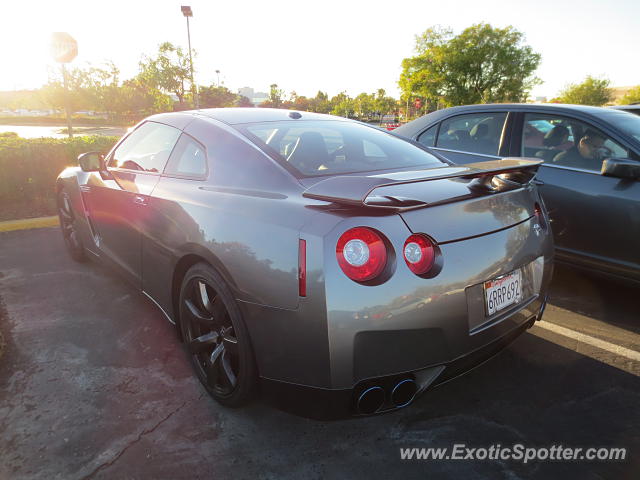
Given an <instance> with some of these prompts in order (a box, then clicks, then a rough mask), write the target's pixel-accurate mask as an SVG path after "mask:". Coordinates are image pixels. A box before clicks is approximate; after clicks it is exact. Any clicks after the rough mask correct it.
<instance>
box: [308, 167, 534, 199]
mask: <svg viewBox="0 0 640 480" xmlns="http://www.w3.org/2000/svg"><path fill="white" fill-rule="evenodd" d="M542 163H543V161H542V160H539V159H524V158H504V159H501V160H491V161H488V162H477V163H468V164H465V165H459V166H445V167H436V168H432V169H428V170H415V171H403V172H395V173H387V174H381V175H366V176H364V175H362V176H355V175H343V176H335V177H330V178H327V179H326V180H322V181H320V182H318V183H316V184H314V185H312V186H311V187H309V188H308V189H306V190H305V191H304V192H303V194H302V195H303V196H304V197H306V198H313V199H315V200H323V201H326V202H332V203H338V204H342V205H352V206H394V205H393V204H389V205H381V204H380V203H379V202H367V199H370V198H371V197H372V193H373V192H374V190H376V189H379V188H381V187H392V186H396V185H398V186H399V185H407V184H412V183H420V182H431V181H435V180H446V179H468V180H472V182H469V185H468V186H469V189H470V190H473V189H484V190H485V191H486V193H497V192H499V191H502V190H501V189H500V188H496V187H493V186H491V185H490V182H491V180H492V179H493V177H496V176H498V175H500V176H501V177H500V179H501V182H503V183H504V184H505V185H510V186H511V188H513V187H514V186H516V187H518V188H519V187H522V186H524V185H526V184H527V183H529V182H530V181H531V180H532V179H533V177H534V176H535V174H536V172H537V170H538V167H539V166H540V165H541V164H542ZM474 179H476V180H474ZM387 198H390V197H387ZM393 200H395V201H396V204H397V205H395V206H398V207H401V206H403V205H402V202H408V204H407V205H406V206H410V205H409V204H413V206H416V205H417V204H418V203H421V204H423V205H424V204H425V202H418V203H416V201H415V200H412V199H407V198H402V199H400V200H397V199H393ZM392 202H393V201H392ZM398 202H399V203H398Z"/></svg>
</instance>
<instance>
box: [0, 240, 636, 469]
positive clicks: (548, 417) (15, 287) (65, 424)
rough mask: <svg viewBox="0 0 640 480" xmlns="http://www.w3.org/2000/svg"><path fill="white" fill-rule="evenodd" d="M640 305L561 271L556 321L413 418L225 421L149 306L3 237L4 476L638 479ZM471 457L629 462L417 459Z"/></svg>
mask: <svg viewBox="0 0 640 480" xmlns="http://www.w3.org/2000/svg"><path fill="white" fill-rule="evenodd" d="M639 295H640V289H638V288H633V287H628V286H624V285H618V284H616V283H612V282H610V281H605V280H600V279H597V278H591V277H588V276H584V275H582V274H580V273H577V272H575V271H573V270H571V269H567V268H557V270H556V275H555V277H554V282H553V287H552V294H551V302H550V303H551V304H550V306H549V307H548V310H547V312H546V313H545V318H544V321H543V322H540V323H539V324H538V325H537V326H535V327H533V328H532V329H531V330H529V331H528V332H527V333H525V334H524V335H522V336H521V337H520V338H519V339H518V340H516V342H515V343H513V344H512V345H511V346H510V347H508V348H507V349H506V350H505V351H503V352H502V353H500V354H499V355H498V356H496V357H495V358H493V359H492V360H490V361H489V362H487V363H485V364H484V365H482V366H480V367H479V368H477V369H475V370H473V371H472V372H470V373H468V374H467V375H465V376H463V377H461V378H458V379H455V380H454V381H451V382H449V383H447V384H445V385H442V386H440V387H438V388H435V389H433V390H431V391H429V392H427V393H426V394H425V395H423V396H422V397H420V398H419V399H417V400H416V401H415V402H414V404H413V405H411V406H410V407H408V408H405V409H402V410H399V411H396V412H393V413H390V414H385V415H379V416H373V417H367V418H357V419H347V420H342V421H333V422H319V421H314V420H308V419H304V418H300V417H296V416H294V415H291V414H288V413H285V412H282V411H279V410H277V409H274V408H273V407H271V406H268V405H266V404H264V403H263V402H261V401H256V402H254V403H253V404H251V405H250V406H248V407H246V408H242V409H237V410H229V409H225V408H222V407H220V406H219V405H218V404H217V403H215V402H214V401H213V400H212V399H210V398H209V397H208V396H207V395H206V393H205V391H204V390H203V388H202V387H201V386H200V385H199V383H198V382H197V381H196V380H195V378H194V377H193V375H192V374H191V368H190V366H189V364H188V360H187V357H186V355H185V353H184V352H183V350H182V347H181V345H180V343H179V342H178V340H177V338H176V335H175V332H174V327H173V326H172V325H171V324H169V323H168V322H167V321H166V320H165V318H164V316H163V315H162V314H161V313H160V312H159V311H158V310H157V309H156V307H155V306H154V305H153V304H152V303H151V302H150V301H149V300H148V299H146V298H145V297H144V296H143V295H142V294H140V293H138V292H137V291H135V290H134V289H132V288H131V287H130V286H129V285H128V284H127V283H126V282H124V281H123V280H121V279H120V278H119V277H118V276H116V275H115V274H112V273H110V272H109V271H108V270H106V269H105V268H104V267H102V266H100V265H98V264H95V263H88V264H82V265H79V264H76V263H74V262H73V261H72V260H71V259H70V258H69V257H68V256H67V255H66V252H65V251H64V248H63V243H62V239H61V237H60V235H59V232H58V230H57V229H54V228H42V229H37V230H25V231H14V232H7V233H0V334H1V336H2V337H4V344H5V346H4V349H3V348H2V347H1V346H0V351H2V353H0V355H1V357H0V479H2V480H4V479H57V478H61V479H88V478H109V479H110V478H117V479H138V478H140V479H143V478H168V479H169V478H170V479H182V478H189V479H192V478H234V479H235V478H259V479H261V478H264V479H289V478H291V479H294V478H305V479H306V480H311V479H324V478H368V479H373V478H422V479H424V478H465V479H474V478H491V479H499V478H505V479H525V478H527V479H528V478H539V479H549V478H563V479H565V480H566V479H571V478H581V479H600V478H606V479H609V478H615V479H625V478H628V479H631V478H638V475H639V474H640V433H639V432H640V408H639V406H640V378H639V375H640V361H638V356H639V355H640V353H638V352H640V319H639V316H640V315H639V312H640V308H639V307H638V297H639ZM0 344H2V340H0ZM454 444H465V445H466V446H468V447H474V448H475V447H488V446H490V445H492V444H500V445H501V446H503V447H504V446H509V445H515V444H522V445H524V446H527V447H550V446H552V445H563V446H572V447H583V448H588V447H622V448H626V449H627V458H626V459H625V460H624V461H617V462H611V461H607V462H600V461H586V460H584V461H571V462H559V461H542V460H537V461H532V462H528V463H526V464H524V463H523V462H521V461H515V460H401V458H400V449H401V448H410V447H432V446H437V447H448V448H451V447H453V445H454Z"/></svg>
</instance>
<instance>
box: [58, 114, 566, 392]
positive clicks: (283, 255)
mask: <svg viewBox="0 0 640 480" xmlns="http://www.w3.org/2000/svg"><path fill="white" fill-rule="evenodd" d="M247 110H250V111H247ZM247 110H242V109H237V110H233V111H227V110H224V109H223V110H222V111H216V110H213V111H196V112H186V113H185V112H182V113H179V114H163V115H158V116H153V117H150V118H149V119H148V120H146V121H155V122H160V123H165V124H168V125H172V126H174V127H176V128H178V129H180V130H182V131H183V132H184V133H185V134H188V135H191V136H193V137H194V138H196V139H197V140H198V141H199V142H201V143H202V144H203V145H205V147H207V150H208V152H214V151H216V148H217V146H219V144H216V143H215V142H216V139H219V138H222V137H221V136H223V137H224V138H225V139H226V140H225V141H229V142H230V143H229V144H230V145H233V149H232V150H233V151H237V152H240V153H239V154H238V155H231V153H233V151H232V150H230V151H229V152H228V153H229V155H231V156H229V155H222V156H221V157H213V156H210V158H209V174H208V176H207V178H203V179H186V178H180V177H177V176H171V175H164V174H148V173H147V174H145V173H137V172H130V171H117V170H118V169H110V170H109V171H110V172H111V173H114V174H116V175H117V176H118V181H119V182H120V183H118V182H116V181H115V180H112V179H104V178H102V176H101V174H100V173H98V172H91V173H87V172H82V171H81V170H80V169H79V168H69V169H67V170H65V171H64V172H63V173H62V174H61V175H60V177H59V179H58V188H65V189H66V190H67V191H69V192H70V194H71V197H72V205H73V207H74V211H75V213H76V216H77V218H78V222H79V227H80V230H81V234H82V240H83V243H84V245H85V247H86V248H87V249H89V250H90V251H92V252H93V253H94V254H95V255H96V256H99V257H100V258H103V259H104V260H105V261H107V262H108V263H110V264H112V265H115V266H116V268H117V269H118V270H120V271H121V272H123V273H124V274H125V275H126V276H127V277H128V278H129V279H130V280H132V281H133V283H134V285H135V286H136V287H137V288H139V289H141V290H142V291H144V292H145V293H146V294H147V295H148V296H149V297H151V298H152V299H153V301H154V302H155V303H156V304H157V305H158V306H159V307H160V308H161V309H162V310H163V311H164V313H165V314H166V315H167V317H168V318H169V319H170V320H172V321H177V320H178V319H177V314H176V311H177V308H176V307H177V305H176V292H177V289H178V288H179V274H180V272H181V268H183V267H184V265H189V264H191V263H192V262H194V261H206V262H208V263H210V264H211V265H212V266H213V267H214V268H216V269H217V270H218V271H219V273H220V274H221V275H222V276H223V278H224V279H225V281H226V282H227V284H228V285H229V288H230V289H231V291H232V293H233V295H234V297H235V298H236V300H237V302H238V305H239V307H240V310H241V312H242V314H243V319H244V321H245V323H246V325H247V328H248V331H249V334H250V337H251V341H252V344H253V348H254V350H255V354H256V361H257V365H258V370H259V374H260V376H261V377H263V378H265V379H272V380H278V381H281V382H287V383H291V384H299V385H306V386H313V387H318V388H322V389H351V388H354V386H355V385H356V384H358V382H361V381H363V380H365V379H367V378H370V377H372V376H376V375H389V374H396V373H402V372H408V371H416V370H420V369H424V368H428V367H431V366H435V365H442V364H446V363H447V362H450V361H453V360H455V359H456V358H458V357H460V356H461V355H465V354H466V353H469V352H471V351H473V350H475V349H477V348H480V347H482V346H483V345H486V344H489V343H490V342H493V341H495V340H496V339H499V338H501V337H503V336H504V335H506V334H507V333H509V332H511V331H513V330H514V329H516V328H521V327H522V326H523V325H525V323H527V322H529V321H531V320H532V319H533V318H534V317H535V316H536V314H537V313H538V312H539V311H540V309H541V308H542V306H543V304H544V299H545V297H546V291H547V288H548V283H549V281H550V275H551V262H552V258H553V246H552V238H551V235H550V232H549V231H548V229H546V230H545V229H542V230H541V229H540V228H539V225H538V223H539V221H538V218H537V217H536V216H535V215H534V211H533V205H534V203H535V202H539V201H540V197H539V194H538V192H537V189H536V187H535V186H534V185H532V184H528V185H527V186H525V187H522V188H518V189H515V190H512V191H508V192H503V193H497V194H494V195H489V196H480V197H478V198H468V199H466V200H461V201H454V202H451V203H447V204H443V205H434V206H428V207H426V208H421V209H413V210H410V211H406V212H399V211H396V210H393V209H386V210H385V209H382V210H378V209H373V208H367V207H363V206H361V207H358V206H347V205H339V204H334V203H330V202H326V201H322V200H317V199H313V198H306V197H304V196H303V193H304V192H305V191H306V190H307V189H308V188H309V187H310V186H311V185H313V184H314V183H316V182H319V181H321V180H322V178H317V179H315V178H314V179H309V178H305V179H303V180H301V179H297V178H295V177H294V176H293V175H291V174H290V173H289V172H288V171H287V170H286V169H285V168H283V167H282V166H281V165H279V164H278V163H277V162H275V161H274V160H273V158H271V157H270V156H269V155H267V154H265V153H264V152H262V151H261V150H260V149H258V148H257V147H256V145H254V144H253V143H251V142H250V141H249V140H247V139H246V138H244V137H243V136H242V135H241V134H240V133H239V132H238V131H236V130H235V129H234V128H233V127H232V126H231V124H233V123H246V122H250V121H265V119H266V121H268V120H269V119H276V120H278V121H281V120H283V118H288V112H287V111H284V112H283V111H270V110H266V111H263V110H262V109H255V110H253V109H247ZM254 112H255V115H256V117H255V118H254V117H253V116H252V115H254ZM306 115H307V114H305V113H303V118H305V116H306ZM310 116H311V115H310ZM313 116H315V115H313ZM322 117H323V118H325V119H326V118H333V117H326V116H322ZM290 121H292V122H295V121H296V120H293V119H290ZM336 121H346V120H342V119H336ZM381 135H387V133H383V132H381ZM231 139H233V140H231ZM234 142H236V143H234ZM115 148H117V146H116V147H114V150H115ZM222 153H224V152H222ZM231 157H233V158H231ZM447 181H448V180H447ZM427 183H428V182H427ZM425 185H426V183H425ZM388 188H391V187H388ZM440 188H445V187H443V186H440ZM96 192H102V193H104V194H108V195H110V197H109V198H111V196H114V195H115V196H116V197H118V198H119V200H115V202H116V203H118V202H121V203H122V204H123V205H128V203H127V202H128V201H129V200H131V199H132V198H133V197H136V196H142V197H144V200H145V203H144V205H143V206H140V205H138V207H139V208H137V207H136V208H137V210H136V209H135V208H133V207H128V208H127V210H126V212H124V213H123V212H122V211H120V212H118V211H112V212H107V210H108V208H107V206H108V202H107V203H104V202H103V203H102V205H101V206H100V209H101V210H100V209H98V210H97V211H96V210H95V209H96V207H95V205H94V204H93V196H94V194H96ZM452 192H454V189H452ZM452 195H453V193H452ZM108 213H111V215H112V218H110V219H109V222H111V223H110V227H111V228H114V229H115V233H114V234H113V235H112V237H111V239H112V240H111V242H112V243H111V244H105V240H106V239H105V238H104V237H103V236H102V235H103V233H102V229H104V228H105V226H104V222H98V221H97V220H99V219H100V215H102V216H105V215H106V214H108ZM96 214H97V215H98V218H96ZM103 220H104V219H103ZM355 226H368V227H370V228H374V229H376V230H378V231H379V232H381V233H383V235H384V236H385V237H386V238H387V239H388V241H389V243H390V245H392V247H393V250H392V251H391V252H390V261H389V265H388V269H387V270H388V271H387V272H386V273H385V275H384V278H383V279H382V280H381V281H380V282H378V283H377V284H372V285H362V284H359V283H356V282H354V281H352V280H350V279H349V278H348V277H347V276H346V275H345V274H344V273H343V272H342V271H341V269H340V267H339V265H338V263H337V260H336V252H335V248H336V243H337V240H338V238H339V237H340V235H342V233H344V232H345V231H346V230H348V229H349V228H351V227H355ZM415 232H421V233H425V234H428V235H433V238H435V239H436V240H438V241H439V242H442V244H441V245H439V247H438V248H439V249H440V250H441V257H440V260H439V262H440V264H438V273H437V275H434V276H433V277H432V278H423V277H419V276H416V275H414V274H413V273H412V272H410V271H409V269H408V268H407V266H406V264H405V263H404V260H403V258H402V248H403V243H404V241H405V240H406V238H407V237H408V236H409V235H410V234H411V233H415ZM300 239H303V240H305V241H306V248H307V295H306V297H300V296H299V295H298V243H299V240H300ZM129 250H131V251H132V252H130V251H129ZM136 252H137V253H136ZM138 258H139V260H138ZM138 261H139V268H138V270H136V268H135V265H137V264H138V263H137V262H138ZM532 262H537V263H536V265H542V267H541V268H542V269H541V270H540V271H539V272H538V273H536V274H535V282H534V274H533V273H527V272H529V270H530V269H531V268H532V267H531V265H532ZM516 269H522V271H523V272H524V273H523V275H524V276H525V279H526V282H529V283H530V284H531V285H533V283H535V284H536V285H537V287H536V288H535V291H533V290H532V289H529V290H526V292H525V293H526V296H527V298H525V299H523V302H521V303H520V304H518V305H516V306H515V307H511V308H509V309H507V311H506V312H503V313H502V314H500V315H499V316H497V317H494V318H489V319H487V318H485V315H484V313H483V312H484V303H483V299H482V293H481V291H482V288H481V285H482V282H484V281H485V280H489V279H492V278H495V277H497V276H501V275H503V274H505V273H509V272H512V271H514V270H516ZM479 288H480V290H478V289H479ZM526 288H529V287H526ZM532 288H533V287H532ZM479 291H480V294H479V293H478V292H479ZM411 339H413V340H411ZM416 339H418V340H420V339H424V340H425V342H427V343H426V344H424V345H422V346H417V347H416V345H415V341H416ZM385 342H386V343H385ZM407 342H408V343H407ZM412 342H413V344H412ZM384 344H386V345H387V347H386V349H385V351H384V352H380V351H379V350H378V347H377V346H378V345H384ZM376 352H377V353H376Z"/></svg>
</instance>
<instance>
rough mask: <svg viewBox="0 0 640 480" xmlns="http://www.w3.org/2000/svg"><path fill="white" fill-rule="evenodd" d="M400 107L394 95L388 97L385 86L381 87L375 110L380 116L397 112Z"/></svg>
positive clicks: (377, 93)
mask: <svg viewBox="0 0 640 480" xmlns="http://www.w3.org/2000/svg"><path fill="white" fill-rule="evenodd" d="M397 109H398V102H396V99H395V98H393V97H388V96H387V92H385V90H384V88H379V89H378V91H377V92H376V96H375V110H376V111H377V112H378V113H379V114H380V116H381V117H382V116H384V115H387V114H388V113H390V112H395V111H396V110H397Z"/></svg>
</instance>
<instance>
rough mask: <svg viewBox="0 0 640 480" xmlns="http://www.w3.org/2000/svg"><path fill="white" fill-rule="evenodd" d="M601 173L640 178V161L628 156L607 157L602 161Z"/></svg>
mask: <svg viewBox="0 0 640 480" xmlns="http://www.w3.org/2000/svg"><path fill="white" fill-rule="evenodd" d="M600 173H601V174H602V175H605V176H608V177H618V178H628V179H632V180H637V179H639V178H640V162H639V161H637V160H629V159H628V158H607V159H606V160H604V161H603V162H602V170H601V171H600Z"/></svg>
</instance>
